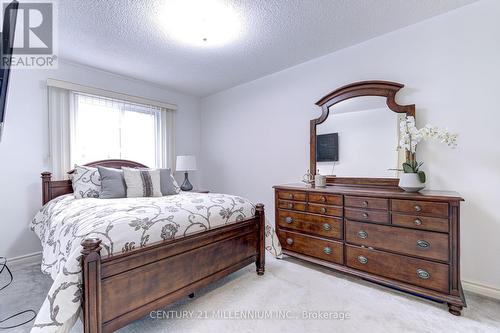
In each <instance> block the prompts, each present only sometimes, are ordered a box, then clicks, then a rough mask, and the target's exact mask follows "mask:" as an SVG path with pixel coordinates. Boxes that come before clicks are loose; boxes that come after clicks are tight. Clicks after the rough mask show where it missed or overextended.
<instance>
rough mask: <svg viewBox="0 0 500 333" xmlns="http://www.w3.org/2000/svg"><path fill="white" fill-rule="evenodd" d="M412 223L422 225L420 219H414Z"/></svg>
mask: <svg viewBox="0 0 500 333" xmlns="http://www.w3.org/2000/svg"><path fill="white" fill-rule="evenodd" d="M413 223H415V225H422V220H421V219H415V221H413Z"/></svg>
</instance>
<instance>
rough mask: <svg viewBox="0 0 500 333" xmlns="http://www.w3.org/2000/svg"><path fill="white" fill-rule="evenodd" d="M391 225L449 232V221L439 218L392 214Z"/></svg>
mask: <svg viewBox="0 0 500 333" xmlns="http://www.w3.org/2000/svg"><path fill="white" fill-rule="evenodd" d="M392 224H393V225H398V226H402V227H408V228H414V229H421V230H431V231H439V232H449V221H448V219H443V218H439V217H428V216H416V215H405V214H397V213H393V214H392Z"/></svg>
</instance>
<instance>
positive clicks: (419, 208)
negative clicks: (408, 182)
mask: <svg viewBox="0 0 500 333" xmlns="http://www.w3.org/2000/svg"><path fill="white" fill-rule="evenodd" d="M414 208H415V211H416V212H421V211H422V207H420V206H419V205H415V207H414Z"/></svg>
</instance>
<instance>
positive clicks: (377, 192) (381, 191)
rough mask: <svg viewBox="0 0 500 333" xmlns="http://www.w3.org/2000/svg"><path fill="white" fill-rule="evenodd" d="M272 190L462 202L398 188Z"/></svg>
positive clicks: (454, 195) (446, 194)
mask: <svg viewBox="0 0 500 333" xmlns="http://www.w3.org/2000/svg"><path fill="white" fill-rule="evenodd" d="M273 188H275V189H278V190H294V191H308V192H319V193H332V194H344V195H360V196H367V197H385V198H395V199H412V200H440V201H464V199H463V198H462V196H461V195H460V193H458V192H453V191H433V190H422V191H420V192H416V193H410V192H405V191H403V190H402V189H399V188H382V187H368V186H340V185H328V186H326V187H314V185H306V184H304V183H292V184H282V185H275V186H273Z"/></svg>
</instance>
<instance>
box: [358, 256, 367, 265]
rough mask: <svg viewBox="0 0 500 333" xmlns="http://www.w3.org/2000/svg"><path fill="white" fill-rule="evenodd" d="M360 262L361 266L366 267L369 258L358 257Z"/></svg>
mask: <svg viewBox="0 0 500 333" xmlns="http://www.w3.org/2000/svg"><path fill="white" fill-rule="evenodd" d="M358 261H359V263H360V264H363V265H365V264H366V263H368V258H367V257H365V256H358Z"/></svg>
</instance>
